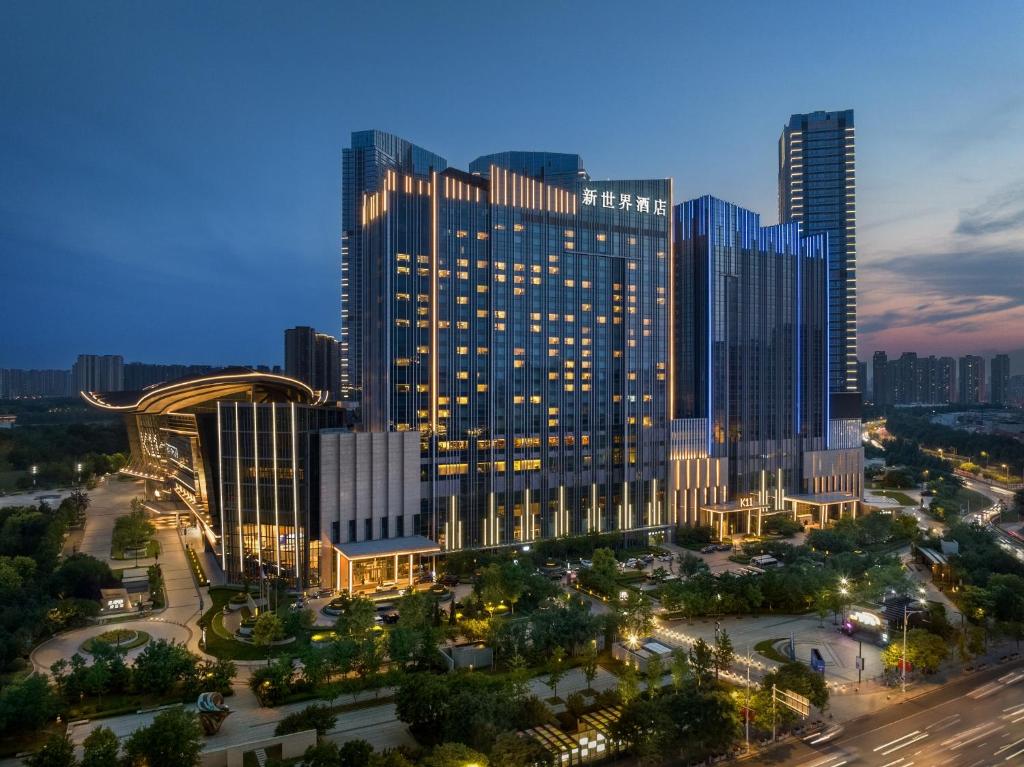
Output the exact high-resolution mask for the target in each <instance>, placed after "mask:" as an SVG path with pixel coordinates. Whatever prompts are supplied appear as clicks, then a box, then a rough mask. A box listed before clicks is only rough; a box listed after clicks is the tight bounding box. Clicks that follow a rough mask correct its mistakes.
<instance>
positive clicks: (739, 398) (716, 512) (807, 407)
mask: <svg viewBox="0 0 1024 767" xmlns="http://www.w3.org/2000/svg"><path fill="white" fill-rule="evenodd" d="M674 232H675V235H674V240H675V246H674V249H673V254H674V262H673V263H674V274H673V279H674V283H675V289H674V295H675V302H676V306H677V311H676V313H675V317H676V323H675V326H674V328H673V336H674V344H675V349H676V351H675V360H676V371H675V390H676V393H675V401H676V403H677V406H676V418H675V419H674V420H673V422H672V425H671V443H672V444H671V464H670V467H669V471H670V477H671V482H670V492H671V493H672V508H673V514H674V515H675V516H676V517H677V518H678V520H679V521H680V522H685V523H691V524H693V523H699V524H710V525H713V526H714V527H715V529H716V531H718V532H719V534H720V535H722V536H723V537H725V536H726V535H728V534H730V533H735V532H759V527H758V525H759V521H758V520H759V519H760V517H759V516H757V517H756V516H755V515H756V514H757V512H758V511H759V510H761V511H764V510H769V509H774V510H776V511H780V510H781V509H780V508H779V507H780V505H781V504H782V503H783V502H784V498H789V497H792V496H793V495H794V494H802V493H818V494H820V493H821V492H822V491H838V492H842V493H844V495H843V496H842V498H839V497H838V496H837V500H836V501H835V503H836V504H837V505H838V504H843V503H846V504H847V505H849V501H850V500H851V499H853V498H855V497H858V496H859V494H860V474H861V471H862V463H861V460H860V450H859V439H860V429H859V421H856V420H855V421H853V422H852V423H846V422H845V421H836V420H834V419H833V418H831V414H830V410H829V409H830V400H831V397H830V395H829V389H828V380H829V376H828V364H829V359H828V353H827V342H828V313H827V300H826V295H827V291H828V269H827V250H826V235H824V234H818V235H810V236H802V235H801V231H800V224H799V223H797V222H795V221H794V222H790V223H788V224H779V225H777V226H768V227H762V226H761V224H760V217H759V216H758V215H757V214H756V213H753V212H751V211H749V210H744V209H743V208H740V207H738V206H736V205H733V204H731V203H727V202H724V201H722V200H718V199H716V198H714V197H708V196H705V197H700V198H698V199H696V200H690V201H689V202H686V203H683V204H681V205H677V206H676V208H675V216H674ZM830 448H835V449H830ZM769 486H774V487H775V491H776V492H775V501H774V502H773V503H769V498H768V488H769ZM812 500H813V499H812Z"/></svg>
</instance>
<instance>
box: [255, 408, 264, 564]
mask: <svg viewBox="0 0 1024 767" xmlns="http://www.w3.org/2000/svg"><path fill="white" fill-rule="evenodd" d="M253 400H254V401H253V403H252V460H253V466H254V467H255V468H254V471H253V487H254V488H255V491H256V493H255V496H256V564H257V566H258V567H259V568H260V575H261V576H262V574H263V519H262V517H261V516H260V439H259V426H258V424H257V420H256V411H257V409H258V408H257V406H256V402H255V397H253Z"/></svg>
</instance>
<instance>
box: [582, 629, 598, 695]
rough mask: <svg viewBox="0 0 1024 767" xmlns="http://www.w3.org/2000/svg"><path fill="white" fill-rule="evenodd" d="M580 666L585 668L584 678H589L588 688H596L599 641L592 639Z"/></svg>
mask: <svg viewBox="0 0 1024 767" xmlns="http://www.w3.org/2000/svg"><path fill="white" fill-rule="evenodd" d="M582 661H583V662H582V663H581V664H580V668H581V669H582V670H583V678H584V679H586V680H587V690H593V689H594V680H595V679H597V642H596V641H591V642H590V643H589V644H588V645H587V648H586V650H584V652H583V658H582Z"/></svg>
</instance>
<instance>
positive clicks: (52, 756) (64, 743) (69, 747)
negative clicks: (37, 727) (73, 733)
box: [25, 732, 78, 767]
mask: <svg viewBox="0 0 1024 767" xmlns="http://www.w3.org/2000/svg"><path fill="white" fill-rule="evenodd" d="M77 763H78V762H77V760H76V759H75V746H74V744H73V743H72V742H71V738H69V737H68V736H67V733H56V732H55V733H53V734H52V735H50V737H48V738H47V739H46V742H45V743H43V747H42V748H41V749H39V750H38V751H37V752H36V753H34V754H32V756H30V757H28V759H26V760H25V764H26V765H28V767H75V765H76V764H77Z"/></svg>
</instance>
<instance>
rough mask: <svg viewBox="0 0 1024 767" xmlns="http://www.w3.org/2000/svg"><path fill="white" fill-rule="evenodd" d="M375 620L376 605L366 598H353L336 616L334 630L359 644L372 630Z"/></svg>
mask: <svg viewBox="0 0 1024 767" xmlns="http://www.w3.org/2000/svg"><path fill="white" fill-rule="evenodd" d="M376 618H377V607H376V605H374V604H373V602H371V601H370V600H369V599H367V598H366V597H355V598H353V599H350V600H349V602H348V604H347V605H346V606H345V608H344V609H343V610H342V613H341V615H339V616H338V620H337V622H336V624H335V628H336V630H337V631H338V633H339V634H341V635H342V636H347V637H352V639H355V640H356V641H357V642H359V641H361V640H362V639H364V638H365V637H366V635H367V634H368V633H370V632H371V631H372V630H373V627H374V625H376Z"/></svg>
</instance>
